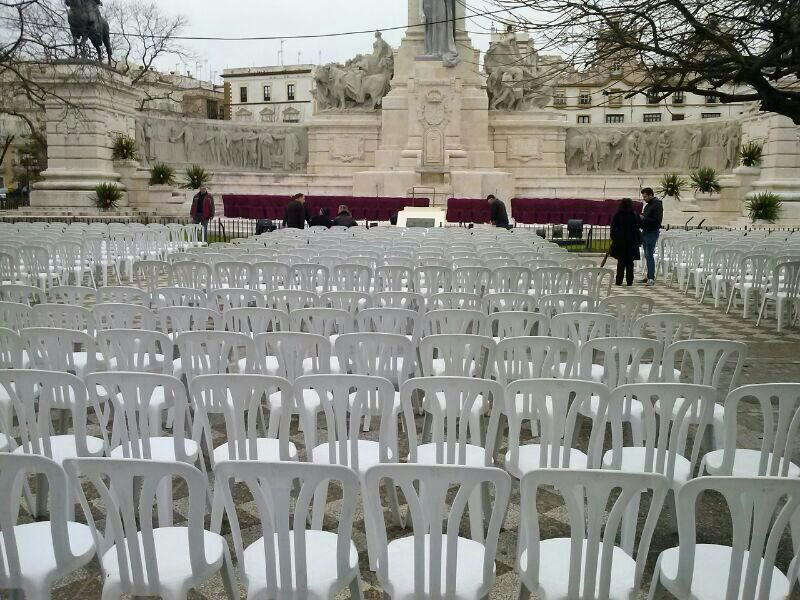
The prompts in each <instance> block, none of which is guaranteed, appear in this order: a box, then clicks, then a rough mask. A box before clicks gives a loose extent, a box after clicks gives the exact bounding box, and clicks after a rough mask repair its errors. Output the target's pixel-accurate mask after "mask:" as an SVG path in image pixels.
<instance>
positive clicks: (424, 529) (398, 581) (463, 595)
mask: <svg viewBox="0 0 800 600" xmlns="http://www.w3.org/2000/svg"><path fill="white" fill-rule="evenodd" d="M384 480H386V482H387V485H389V484H391V485H397V487H398V488H400V490H401V491H402V492H403V495H404V496H405V498H406V500H407V502H408V514H409V520H410V521H411V525H412V527H413V530H414V533H413V535H411V536H407V537H403V538H400V539H396V540H394V541H392V542H388V540H387V534H386V525H385V521H384V513H383V508H382V503H381V496H380V486H381V483H382V482H383V481H384ZM392 482H393V483H392ZM486 485H488V486H491V487H492V488H493V495H492V499H493V503H492V506H491V513H490V515H487V517H488V526H487V530H486V533H485V536H484V538H483V542H482V543H481V542H478V541H475V540H473V539H469V538H465V537H461V536H459V524H460V523H461V519H462V517H463V514H464V509H465V507H466V505H467V500H468V498H469V497H470V496H472V495H473V494H475V493H476V492H479V491H480V489H481V488H482V487H483V486H486ZM417 486H418V487H417ZM452 488H456V492H455V494H454V495H452V496H451V495H448V491H452ZM510 489H511V480H510V478H509V476H508V474H507V473H505V472H503V471H502V470H500V469H495V468H487V467H465V466H442V465H431V466H428V465H412V464H402V465H391V464H382V465H376V466H374V467H372V468H371V469H369V471H367V475H366V495H365V500H364V504H365V512H366V513H367V514H368V515H369V516H368V517H367V524H368V525H367V535H370V536H373V543H372V545H371V547H372V548H375V556H374V557H371V558H370V560H371V562H372V563H373V564H375V565H376V566H377V577H378V581H379V582H380V584H381V587H382V588H383V590H384V593H385V594H386V595H387V596H388V597H389V598H395V599H401V598H402V599H409V600H410V599H412V598H454V599H459V600H461V599H475V600H477V599H479V598H484V597H486V596H487V595H488V594H489V593H490V592H491V590H492V589H493V588H494V582H495V555H496V552H497V542H498V537H499V533H500V526H501V525H502V522H503V518H504V516H505V513H506V508H507V506H508V498H509V495H510ZM418 490H419V491H418ZM449 498H452V501H449ZM443 527H444V532H443Z"/></svg>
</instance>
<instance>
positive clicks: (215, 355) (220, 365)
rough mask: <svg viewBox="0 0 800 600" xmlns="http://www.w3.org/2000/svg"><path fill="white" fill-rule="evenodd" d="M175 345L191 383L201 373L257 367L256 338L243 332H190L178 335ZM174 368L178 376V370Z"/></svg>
mask: <svg viewBox="0 0 800 600" xmlns="http://www.w3.org/2000/svg"><path fill="white" fill-rule="evenodd" d="M176 345H177V347H178V352H179V353H180V359H179V360H180V363H179V365H180V369H181V371H180V372H181V373H182V374H183V375H184V376H185V377H186V382H187V384H188V385H189V386H190V385H191V382H192V379H194V378H195V377H197V376H199V375H222V374H228V373H243V372H252V370H253V368H254V367H253V365H254V364H255V362H254V361H255V358H256V349H255V348H256V347H255V344H254V342H253V338H251V337H250V336H249V335H246V334H244V333H235V332H232V331H187V332H184V333H181V334H179V335H178V337H177V339H176ZM177 366H178V365H176V367H177ZM175 371H176V375H177V374H178V369H177V368H176V369H175ZM190 389H191V388H190Z"/></svg>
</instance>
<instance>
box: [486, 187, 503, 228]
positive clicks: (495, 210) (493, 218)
mask: <svg viewBox="0 0 800 600" xmlns="http://www.w3.org/2000/svg"><path fill="white" fill-rule="evenodd" d="M486 199H487V200H488V201H489V211H490V214H489V222H490V223H491V224H492V225H494V226H495V227H502V228H503V229H508V211H507V210H506V205H505V204H503V203H502V202H501V201H500V200H498V199H497V197H496V196H494V195H492V194H490V195H489V197H487V198H486Z"/></svg>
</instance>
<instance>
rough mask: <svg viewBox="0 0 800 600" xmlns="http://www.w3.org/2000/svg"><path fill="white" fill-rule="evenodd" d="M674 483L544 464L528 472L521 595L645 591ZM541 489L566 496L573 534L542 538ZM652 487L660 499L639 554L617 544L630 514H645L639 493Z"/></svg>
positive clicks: (623, 595)
mask: <svg viewBox="0 0 800 600" xmlns="http://www.w3.org/2000/svg"><path fill="white" fill-rule="evenodd" d="M667 489H668V485H667V481H666V479H665V478H664V477H663V476H661V475H657V474H643V473H641V474H635V473H610V472H604V471H595V470H571V469H541V470H534V471H532V472H531V473H528V474H527V475H525V476H524V477H523V479H522V481H521V482H520V496H521V499H520V511H521V513H522V523H521V525H520V531H519V537H518V544H517V565H518V567H517V568H518V569H519V575H520V580H521V588H520V593H519V598H520V599H527V598H530V597H531V593H532V592H533V593H535V594H536V595H537V597H540V598H585V599H589V598H604V599H609V600H610V599H613V600H629V599H631V598H636V597H638V596H639V594H641V586H642V579H643V576H644V571H645V566H646V563H647V558H648V551H649V549H650V542H651V540H652V538H653V532H654V530H655V527H656V524H657V521H658V517H659V513H660V512H661V507H662V506H663V504H664V498H665V496H666V493H667ZM540 490H541V491H545V490H546V491H545V493H547V494H553V493H556V494H557V495H559V496H561V498H563V501H564V508H565V510H566V513H567V519H568V523H569V537H566V536H564V537H555V538H550V539H547V540H542V539H541V533H540V529H539V513H538V511H537V510H536V502H537V499H538V497H539V493H540ZM554 490H555V492H554ZM617 491H619V495H616V494H615V492H617ZM647 492H650V493H652V500H651V502H650V506H649V509H648V510H647V516H646V518H645V522H644V528H643V531H642V534H641V538H640V540H639V544H638V547H637V548H636V552H635V558H634V552H633V547H631V548H623V547H621V546H618V545H617V534H618V533H619V532H620V525H621V524H622V522H623V519H624V515H626V514H628V513H629V512H630V511H631V510H634V514H636V515H637V516H639V501H638V498H639V496H640V495H641V494H642V493H647ZM609 505H610V509H608V507H609ZM587 518H588V521H587ZM587 523H588V525H587Z"/></svg>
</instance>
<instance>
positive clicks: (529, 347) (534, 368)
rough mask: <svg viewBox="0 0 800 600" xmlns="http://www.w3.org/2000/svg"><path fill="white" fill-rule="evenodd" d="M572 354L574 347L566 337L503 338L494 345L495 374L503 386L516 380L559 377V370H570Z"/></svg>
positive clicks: (569, 371) (572, 365) (572, 359)
mask: <svg viewBox="0 0 800 600" xmlns="http://www.w3.org/2000/svg"><path fill="white" fill-rule="evenodd" d="M575 357H576V347H575V344H574V343H573V342H571V341H570V340H566V339H562V338H553V337H543V336H531V337H515V338H506V339H504V340H502V341H501V342H499V343H498V344H497V346H496V348H495V352H494V362H495V375H496V378H497V381H498V382H500V383H501V384H502V385H504V386H506V385H508V384H509V383H511V382H512V381H516V380H517V379H539V378H548V377H556V378H559V377H561V373H562V372H564V373H571V372H572V369H573V368H574V364H575ZM562 365H563V366H562Z"/></svg>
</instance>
